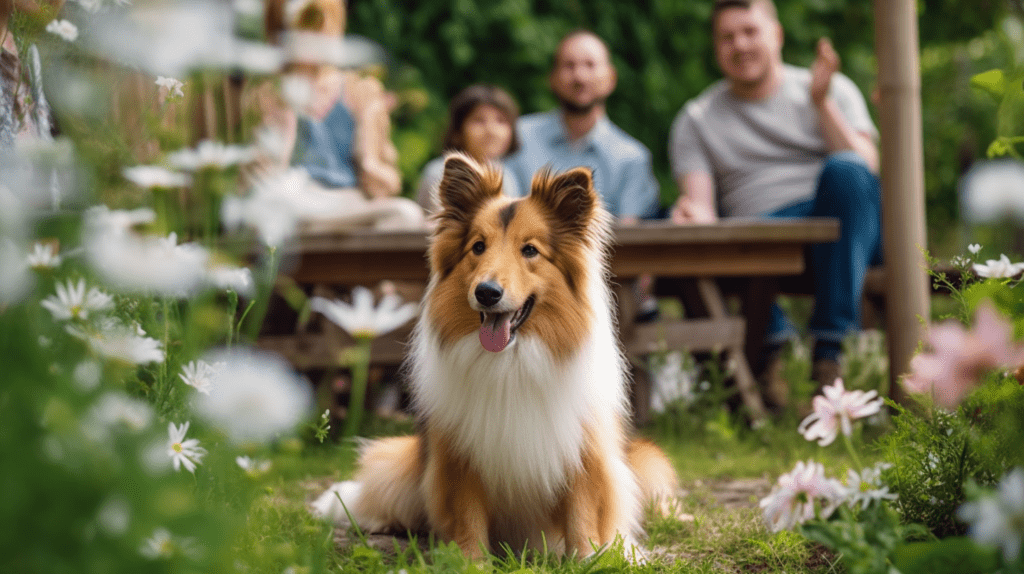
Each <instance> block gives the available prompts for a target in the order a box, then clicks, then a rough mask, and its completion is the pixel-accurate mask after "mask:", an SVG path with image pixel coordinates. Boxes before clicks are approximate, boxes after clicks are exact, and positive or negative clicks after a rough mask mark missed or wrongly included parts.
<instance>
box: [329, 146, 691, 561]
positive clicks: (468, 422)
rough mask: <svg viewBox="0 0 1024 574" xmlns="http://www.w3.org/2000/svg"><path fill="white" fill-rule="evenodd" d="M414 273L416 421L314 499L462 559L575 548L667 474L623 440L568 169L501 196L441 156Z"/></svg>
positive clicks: (628, 522) (603, 283) (589, 199)
mask: <svg viewBox="0 0 1024 574" xmlns="http://www.w3.org/2000/svg"><path fill="white" fill-rule="evenodd" d="M438 195H439V200H440V205H441V209H440V212H439V213H438V215H437V227H436V229H435V231H434V233H433V236H432V239H431V243H430V248H429V260H430V282H429V285H428V287H427V291H426V293H425V295H424V299H423V303H422V306H421V314H420V317H419V321H418V324H417V326H416V329H415V331H414V334H413V339H412V343H411V349H410V358H409V360H410V364H409V365H408V366H409V367H411V368H410V369H409V377H410V390H411V395H412V398H413V406H414V407H415V410H416V412H417V415H418V422H419V432H418V434H416V435H415V436H407V437H394V438H384V439H379V440H374V441H369V442H366V443H365V444H364V445H363V446H362V450H361V454H360V458H359V465H358V470H357V471H356V473H355V477H354V480H353V481H348V482H342V483H338V484H335V485H334V486H332V487H331V488H330V489H329V490H328V491H327V492H326V493H324V494H323V495H321V496H320V497H319V498H318V499H317V500H316V501H315V502H314V503H313V512H314V514H317V515H319V516H323V517H327V518H331V519H333V520H335V521H336V522H339V523H346V522H347V516H349V515H351V517H352V518H353V520H355V522H356V523H357V525H359V526H360V527H361V528H363V529H364V530H369V531H382V530H389V529H397V530H409V531H414V532H416V531H419V532H424V531H430V532H433V533H434V534H435V535H437V536H439V537H441V538H443V539H445V540H451V541H455V542H456V543H457V544H458V545H459V546H460V547H461V549H462V551H463V552H464V553H465V554H466V555H469V556H473V557H479V556H481V555H482V553H483V552H487V551H493V550H496V549H498V548H500V547H502V546H503V545H507V548H510V549H512V550H521V549H524V548H533V549H542V548H548V549H553V550H555V551H557V552H564V553H567V554H576V555H577V556H585V555H588V554H591V553H593V552H595V550H596V549H598V548H600V547H602V546H605V545H608V544H610V543H612V542H614V541H615V539H616V537H617V536H618V537H621V538H622V539H623V541H624V548H625V550H626V552H627V553H631V552H633V551H634V548H635V545H636V541H637V538H638V536H640V534H641V532H642V531H641V525H640V522H641V518H642V515H643V513H644V509H645V507H646V506H647V505H648V504H652V503H653V504H656V505H658V507H659V508H662V509H664V508H665V505H666V504H667V503H668V501H669V500H670V499H671V498H672V497H673V496H674V495H675V491H676V489H677V478H676V474H675V471H674V469H673V467H672V464H671V463H670V462H669V461H668V459H667V458H666V457H665V455H664V454H663V453H662V451H661V450H660V449H658V447H656V446H654V445H653V444H651V443H649V442H646V441H644V440H640V439H635V438H630V437H629V429H628V427H629V411H628V397H627V382H628V381H627V376H626V370H625V360H624V358H623V355H622V353H621V351H620V348H619V345H618V340H617V337H616V329H615V321H614V318H613V308H614V302H613V301H612V298H611V293H610V290H609V275H608V267H607V260H608V250H609V243H610V240H611V228H610V216H609V215H608V213H607V212H606V211H605V210H604V208H603V207H602V204H601V200H600V198H599V197H598V195H597V193H596V192H595V191H594V187H593V181H592V177H591V173H590V171H589V170H588V169H585V168H576V169H573V170H571V171H568V172H565V173H561V174H558V175H554V174H552V173H550V172H542V173H540V174H538V175H537V176H536V177H535V178H534V180H533V182H532V190H531V194H530V195H529V196H527V197H525V198H522V199H510V198H508V197H505V196H503V195H502V179H501V173H500V171H498V170H496V169H495V168H493V167H491V166H483V165H480V164H477V163H476V162H475V161H474V160H472V159H471V158H470V157H468V156H466V155H462V154H459V153H455V154H452V155H449V156H448V157H447V159H446V161H445V165H444V176H443V178H442V181H441V184H440V187H439V190H438Z"/></svg>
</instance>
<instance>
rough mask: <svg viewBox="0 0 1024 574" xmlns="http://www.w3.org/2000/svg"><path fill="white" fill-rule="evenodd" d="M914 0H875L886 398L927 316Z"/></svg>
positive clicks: (899, 392)
mask: <svg viewBox="0 0 1024 574" xmlns="http://www.w3.org/2000/svg"><path fill="white" fill-rule="evenodd" d="M916 6H917V3H916V2H915V0H874V14H875V54H876V56H877V59H878V89H879V96H880V100H879V104H878V106H879V120H880V122H879V123H880V126H881V137H882V141H881V156H882V157H881V171H882V241H883V242H884V249H885V253H884V255H885V271H886V279H887V283H888V285H887V286H886V298H887V299H888V306H887V307H888V309H887V313H886V319H887V321H886V323H887V325H886V327H887V331H888V341H889V382H890V387H889V396H890V397H892V398H893V400H895V401H897V402H903V401H902V399H903V398H904V396H905V394H904V392H903V388H902V386H901V385H900V384H899V380H900V378H901V376H902V375H904V374H906V373H907V371H908V370H909V366H910V359H911V358H912V357H913V355H914V351H915V350H916V348H917V344H918V341H919V340H920V339H921V335H922V334H923V331H924V328H925V326H926V325H927V321H928V318H929V310H930V305H929V303H930V302H929V297H928V295H929V289H928V280H929V279H928V275H927V273H926V271H925V261H924V256H923V254H922V251H921V250H922V249H925V248H926V247H927V243H926V236H925V215H924V154H923V150H922V136H921V75H920V67H919V56H918V33H917V10H916Z"/></svg>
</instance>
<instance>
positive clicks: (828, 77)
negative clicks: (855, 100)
mask: <svg viewBox="0 0 1024 574" xmlns="http://www.w3.org/2000/svg"><path fill="white" fill-rule="evenodd" d="M838 71H839V54H837V53H836V50H835V48H833V47H832V41H831V40H829V39H828V38H822V39H820V40H818V47H817V54H816V55H815V57H814V63H813V64H811V101H812V102H814V104H815V105H817V106H820V105H821V104H822V102H824V101H825V98H826V97H827V96H828V88H829V85H830V84H831V83H832V74H835V73H836V72H838Z"/></svg>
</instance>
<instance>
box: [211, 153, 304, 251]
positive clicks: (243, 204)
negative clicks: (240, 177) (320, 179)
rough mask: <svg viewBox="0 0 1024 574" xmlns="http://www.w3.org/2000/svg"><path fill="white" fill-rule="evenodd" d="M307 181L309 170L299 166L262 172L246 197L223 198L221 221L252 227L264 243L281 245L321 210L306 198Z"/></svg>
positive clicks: (230, 225)
mask: <svg viewBox="0 0 1024 574" xmlns="http://www.w3.org/2000/svg"><path fill="white" fill-rule="evenodd" d="M309 181H310V179H309V172H307V171H306V170H305V169H300V168H291V169H287V170H282V171H276V172H272V173H269V174H262V175H260V176H258V177H257V179H256V182H255V184H254V185H253V187H252V189H251V190H250V193H249V194H248V195H247V196H245V197H239V196H234V195H229V196H227V197H225V198H224V201H223V203H221V220H222V221H223V222H224V225H225V226H227V227H228V228H231V229H233V228H236V227H239V226H242V225H245V226H248V227H252V228H254V229H256V231H257V233H258V234H259V236H260V239H261V240H262V241H263V243H265V244H266V245H269V246H271V247H280V246H281V245H282V244H283V243H284V242H285V241H286V240H287V239H288V238H290V237H291V236H292V235H294V234H295V232H296V230H297V229H298V226H299V221H300V220H301V219H303V218H305V217H307V216H310V215H313V214H316V213H317V212H318V209H321V210H322V207H323V206H319V207H318V205H317V204H315V203H312V202H311V201H310V200H309V194H308V193H306V190H307V189H308V185H309Z"/></svg>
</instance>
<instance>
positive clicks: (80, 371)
mask: <svg viewBox="0 0 1024 574" xmlns="http://www.w3.org/2000/svg"><path fill="white" fill-rule="evenodd" d="M72 377H73V378H74V381H75V386H76V387H78V389H79V390H81V391H84V392H89V391H92V390H95V389H96V387H98V386H100V380H101V379H102V377H103V367H101V366H100V364H99V363H98V362H96V361H93V360H87V361H82V362H81V363H78V364H77V365H76V366H75V370H74V372H73V373H72Z"/></svg>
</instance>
